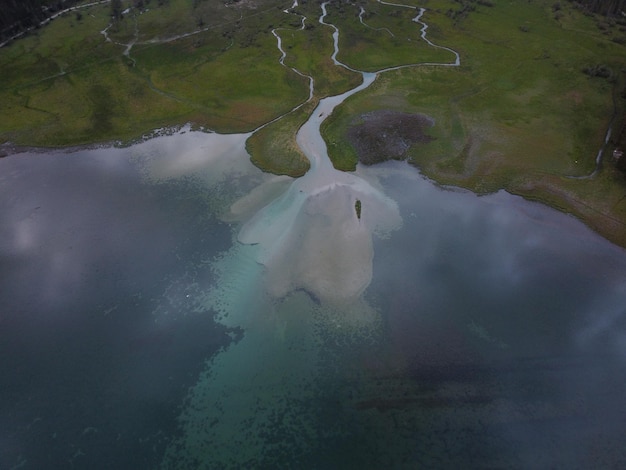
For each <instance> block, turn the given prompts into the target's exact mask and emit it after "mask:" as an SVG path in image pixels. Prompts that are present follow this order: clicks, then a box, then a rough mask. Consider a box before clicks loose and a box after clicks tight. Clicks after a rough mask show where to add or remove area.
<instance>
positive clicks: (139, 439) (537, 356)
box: [0, 15, 626, 469]
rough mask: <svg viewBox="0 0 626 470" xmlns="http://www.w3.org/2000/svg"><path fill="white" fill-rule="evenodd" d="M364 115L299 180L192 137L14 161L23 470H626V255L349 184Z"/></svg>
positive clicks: (530, 213) (6, 368)
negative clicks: (350, 143)
mask: <svg viewBox="0 0 626 470" xmlns="http://www.w3.org/2000/svg"><path fill="white" fill-rule="evenodd" d="M323 17H324V15H322V18H320V21H323ZM423 31H425V29H424V30H423ZM336 44H337V42H336ZM456 59H457V60H458V56H457V57H456ZM454 63H455V60H454V57H453V60H452V62H451V64H454ZM374 79H375V74H364V81H363V84H362V85H361V86H360V87H359V88H357V89H355V90H352V91H350V92H348V94H350V93H356V92H358V91H359V90H361V89H363V88H364V87H365V86H367V85H368V84H369V83H371V82H372V81H373V80H374ZM348 94H345V95H342V96H340V97H331V98H328V99H325V100H322V102H321V103H320V105H319V107H318V109H317V110H316V111H315V112H314V113H313V114H312V115H311V118H310V119H309V121H308V122H307V123H306V124H305V125H304V126H303V127H302V129H301V130H300V132H299V133H298V138H297V140H298V144H299V145H300V146H301V148H302V149H303V151H304V153H305V154H306V155H307V157H308V158H309V159H310V160H311V171H310V172H309V173H307V174H306V175H305V176H304V177H302V178H299V179H291V178H288V177H284V176H273V175H269V174H265V173H262V172H261V171H260V170H258V169H257V168H256V167H254V166H253V165H252V164H251V163H250V159H249V155H248V154H247V153H246V150H245V141H246V139H247V138H248V137H249V134H245V135H218V134H214V133H203V132H193V131H191V130H190V129H189V128H183V129H180V130H178V131H175V132H174V131H172V132H168V133H163V135H160V136H157V137H154V138H152V139H149V140H146V141H144V142H142V143H139V144H136V145H133V146H131V147H127V148H114V147H107V148H99V149H91V150H85V149H80V150H74V151H71V152H62V151H54V152H46V153H41V152H40V153H36V152H32V153H29V152H25V153H22V154H18V155H12V156H9V157H6V158H2V159H0V218H1V222H2V223H1V224H0V259H1V260H2V263H0V397H1V400H0V467H2V468H9V469H13V468H15V469H17V468H24V469H41V468H89V469H100V468H102V469H110V468H117V469H126V468H128V469H131V468H132V469H137V468H163V469H240V468H256V469H277V468H303V469H331V468H341V469H343V468H381V469H382V468H385V469H387V468H394V469H396V468H398V469H403V468H406V469H414V468H436V469H440V468H520V469H526V468H568V469H570V468H581V469H583V468H585V469H586V468H621V467H624V466H625V465H626V449H625V448H624V446H623V436H624V435H626V403H625V402H624V400H623V397H624V396H626V380H625V379H626V309H625V307H624V306H625V305H626V252H625V251H624V250H623V249H622V248H619V247H616V246H614V245H612V244H610V243H609V242H608V241H606V240H604V239H603V238H601V237H599V236H598V235H597V234H595V233H593V232H592V231H590V230H589V229H588V228H587V227H585V226H584V225H583V224H582V223H581V222H580V221H578V220H576V219H574V218H572V217H570V216H568V215H565V214H562V213H559V212H557V211H555V210H552V209H550V208H547V207H544V206H542V205H540V204H537V203H533V202H529V201H525V200H523V199H521V198H519V197H516V196H512V195H510V194H507V193H505V192H498V193H495V194H491V195H487V196H480V197H479V196H476V195H475V194H473V193H470V192H468V191H464V190H459V189H455V188H445V187H441V186H438V185H436V184H434V183H433V182H432V181H430V180H428V179H426V178H424V177H423V176H422V175H420V173H419V171H418V170H417V169H416V168H414V167H412V166H410V165H408V164H406V163H403V162H387V163H382V164H378V165H374V166H371V167H365V166H362V165H359V166H358V167H357V170H356V171H355V172H353V173H343V172H339V171H336V170H334V168H332V165H331V164H330V162H329V160H328V157H327V152H326V146H325V143H324V141H323V140H322V139H321V137H320V135H319V126H320V124H321V122H322V120H323V119H324V118H325V117H327V116H328V115H329V114H330V113H331V112H332V109H333V108H334V107H335V106H337V105H339V104H340V103H341V102H342V100H343V99H345V98H346V97H347V96H348ZM357 201H359V202H360V203H361V210H360V212H359V213H357V211H356V210H355V207H356V206H355V204H356V202H357Z"/></svg>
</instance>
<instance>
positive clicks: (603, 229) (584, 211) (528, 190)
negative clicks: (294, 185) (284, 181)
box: [0, 123, 626, 249]
mask: <svg viewBox="0 0 626 470" xmlns="http://www.w3.org/2000/svg"><path fill="white" fill-rule="evenodd" d="M181 132H202V133H207V134H213V133H217V134H221V133H218V132H214V131H211V130H207V129H204V128H201V127H199V126H197V127H196V126H194V125H192V124H191V123H185V124H182V125H177V126H171V127H168V128H161V129H156V130H154V131H153V132H152V133H144V134H142V136H141V137H138V138H136V139H131V140H129V141H120V140H111V141H106V142H92V143H87V144H80V145H72V146H59V147H41V146H29V145H18V144H13V143H10V142H6V143H3V144H0V158H6V157H10V156H15V155H20V154H24V153H34V154H46V153H52V152H55V153H74V152H79V151H82V150H98V149H103V148H112V147H117V148H125V147H130V146H133V145H136V144H140V143H143V142H146V141H149V140H152V139H154V138H157V137H160V136H165V135H173V134H176V133H181ZM224 135H227V134H224ZM250 158H251V157H250ZM251 163H253V164H254V161H253V160H252V159H251ZM409 164H410V165H412V166H414V167H415V168H417V169H418V171H419V172H420V173H421V174H422V175H424V176H425V177H427V178H429V179H430V180H432V181H433V182H434V183H435V184H437V185H440V186H442V187H456V188H462V189H466V190H469V191H472V192H473V193H475V194H477V195H486V194H491V193H494V192H497V191H500V190H503V191H506V192H507V193H509V194H512V195H516V196H520V197H523V198H524V199H526V200H528V201H533V202H538V203H540V204H543V205H545V206H547V207H550V208H552V209H554V210H557V211H559V212H561V213H564V214H569V215H571V216H572V217H575V218H576V219H578V220H580V221H581V222H582V223H583V224H585V225H586V226H587V227H589V228H590V229H591V230H593V231H594V232H595V233H597V234H598V235H600V236H602V237H603V238H605V239H606V240H608V241H609V242H611V243H613V244H614V245H616V246H619V247H621V248H623V249H626V220H622V219H620V218H619V217H618V216H616V215H615V214H611V213H610V212H609V213H607V212H606V207H598V206H597V205H594V204H593V201H584V200H581V199H580V197H577V195H576V194H575V193H574V192H573V191H572V189H568V188H566V187H564V186H563V184H559V182H558V181H550V180H551V179H553V178H556V176H552V177H540V178H538V179H537V180H534V181H528V182H526V183H525V185H523V186H521V185H518V186H513V187H499V188H496V189H494V190H493V191H487V192H480V191H476V190H475V189H474V188H472V187H471V185H467V184H463V181H456V182H455V181H451V178H450V175H441V174H437V172H433V171H424V169H422V168H420V166H419V165H416V164H413V163H411V162H409ZM255 166H257V165H255ZM257 168H259V169H260V170H261V171H263V172H264V173H269V174H273V175H280V173H279V172H278V171H272V169H271V168H270V169H268V168H260V167H259V166H257ZM341 171H343V170H341ZM609 171H612V169H610V168H607V167H606V166H605V167H604V168H603V169H602V170H601V173H603V174H604V175H605V176H607V175H606V173H607V172H609ZM615 171H617V170H615ZM345 173H352V171H345ZM305 174H306V173H305ZM608 176H609V177H610V176H611V175H608ZM620 202H622V201H620ZM623 205H624V206H625V209H626V195H625V196H624V198H623ZM603 209H604V210H603Z"/></svg>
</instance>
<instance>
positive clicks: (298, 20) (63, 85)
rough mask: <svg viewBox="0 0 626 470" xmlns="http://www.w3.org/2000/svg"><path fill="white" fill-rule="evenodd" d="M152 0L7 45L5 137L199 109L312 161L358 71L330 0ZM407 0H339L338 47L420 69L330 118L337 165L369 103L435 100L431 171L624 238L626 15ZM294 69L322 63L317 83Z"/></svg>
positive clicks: (347, 155) (287, 157) (11, 139)
mask: <svg viewBox="0 0 626 470" xmlns="http://www.w3.org/2000/svg"><path fill="white" fill-rule="evenodd" d="M86 3H87V2H85V4H86ZM146 3H147V5H146V8H144V9H143V10H141V11H140V10H138V9H136V8H131V9H130V10H129V12H128V13H127V14H126V15H125V16H124V17H123V19H120V20H117V21H113V20H112V18H111V8H110V6H109V5H108V4H106V3H105V4H99V5H92V6H86V7H84V8H82V9H80V10H78V11H76V12H68V13H67V14H65V15H64V16H62V17H59V18H57V19H55V20H54V21H52V22H50V24H48V25H46V26H44V27H41V28H39V29H37V30H35V31H34V32H31V33H29V34H28V35H26V36H25V37H23V38H20V39H18V40H15V41H13V42H12V43H10V44H9V45H7V46H5V47H2V48H0V70H2V73H0V103H1V104H0V109H1V110H2V112H1V113H0V143H2V142H5V143H11V144H14V145H18V146H19V145H23V146H41V147H59V146H74V145H83V144H93V143H99V142H112V141H115V142H121V143H128V142H132V141H134V140H136V139H139V138H141V136H142V135H145V134H149V133H150V132H152V131H153V130H154V129H158V128H163V127H176V126H180V125H183V124H186V123H191V124H192V125H194V126H196V127H198V128H204V129H210V130H214V131H217V132H222V133H233V132H250V131H253V130H255V129H257V128H259V126H262V125H264V124H267V123H270V124H268V125H266V126H264V127H263V128H262V129H260V130H259V131H257V132H256V133H255V134H254V135H253V136H252V137H251V138H250V139H249V140H248V143H247V147H248V150H249V152H250V154H251V156H252V161H253V162H254V163H255V164H256V165H258V166H259V167H260V168H262V169H263V170H265V171H269V172H274V173H280V174H288V175H291V176H300V175H302V174H304V173H305V172H306V171H307V169H308V162H307V161H306V158H305V157H304V156H303V155H302V154H301V152H300V150H299V149H298V147H297V145H296V143H295V135H296V132H297V130H298V128H299V127H300V126H301V125H302V123H303V122H305V120H306V119H307V117H308V116H309V115H310V113H311V112H312V110H313V108H314V107H315V105H316V103H317V102H318V101H319V99H321V98H323V97H325V96H330V95H335V94H339V93H342V92H344V91H346V90H348V89H350V88H352V87H354V86H356V85H357V84H358V83H360V80H361V77H360V75H359V74H357V73H354V72H351V71H349V70H346V69H344V68H342V67H338V66H336V65H334V64H333V63H332V61H331V59H330V55H331V54H332V49H333V44H332V37H331V34H332V29H331V28H330V27H329V26H325V25H322V24H319V23H318V21H317V19H318V18H319V16H320V15H321V8H320V4H319V3H318V2H312V1H310V0H309V1H301V2H299V3H300V4H299V5H298V6H297V7H296V8H295V10H293V11H291V12H285V10H286V9H289V8H290V7H292V4H293V2H291V1H283V0H258V1H247V0H246V1H244V0H240V1H237V2H233V1H229V2H216V1H214V0H169V1H168V0H161V1H159V0H151V1H150V2H146ZM402 3H404V4H405V5H406V7H400V6H392V5H385V4H382V3H379V2H376V1H374V0H362V1H360V2H338V1H333V2H332V3H330V4H328V5H327V10H328V16H327V18H326V22H328V23H332V24H334V25H335V26H337V27H338V28H339V29H340V32H341V33H340V36H339V46H340V53H339V56H338V59H339V60H340V61H342V62H344V63H345V64H347V65H348V66H350V67H352V68H354V69H357V70H364V71H378V70H382V69H387V68H391V67H398V66H406V67H403V68H400V69H398V70H392V71H388V72H385V73H383V74H381V75H380V76H379V77H378V78H377V80H376V81H375V83H374V84H373V85H372V86H371V87H369V88H368V89H366V90H365V91H363V92H361V93H358V94H356V95H353V96H352V97H351V98H350V99H348V100H347V101H346V102H344V103H343V104H342V105H341V106H340V107H338V108H337V109H336V110H335V112H334V113H333V115H332V116H331V117H330V118H329V119H327V120H326V121H325V122H324V124H323V126H322V132H323V135H324V137H325V139H326V141H327V143H328V149H329V155H330V157H331V159H332V160H333V163H334V164H335V166H336V167H337V168H339V169H342V170H347V171H350V170H353V169H354V168H355V166H356V163H357V156H356V153H355V150H354V149H353V148H352V147H351V146H350V144H349V143H348V141H347V139H346V133H347V131H348V129H349V128H350V126H352V125H353V124H354V123H355V122H356V121H357V120H358V117H359V116H360V115H361V114H363V113H366V112H369V111H373V110H377V109H391V110H397V111H403V112H415V113H422V114H426V115H428V116H430V117H431V118H433V119H434V121H435V125H434V126H433V127H432V128H430V129H429V130H428V132H429V134H430V135H431V136H432V137H434V140H432V141H431V142H430V143H428V144H417V145H415V146H414V147H412V148H411V149H410V151H409V161H410V162H411V163H413V164H414V165H416V166H418V167H419V168H420V170H421V171H422V172H423V173H424V174H425V175H427V176H428V177H430V178H432V179H433V180H435V181H437V182H439V183H441V184H444V185H455V186H461V187H465V188H468V189H471V190H473V191H475V192H477V193H488V192H493V191H497V190H499V189H506V190H507V191H509V192H512V193H515V194H520V195H523V196H524V197H526V198H530V199H535V200H539V201H542V202H544V203H547V204H549V205H551V206H553V207H556V208H558V209H560V210H563V211H567V212H570V213H572V214H573V215H575V216H577V217H580V218H581V219H583V220H584V221H585V222H586V223H587V224H589V225H590V226H591V227H592V228H594V229H595V230H597V231H598V232H600V233H601V234H603V235H604V236H606V237H607V238H609V239H610V240H612V241H614V242H616V243H618V244H621V245H622V246H626V198H625V197H624V196H626V183H625V180H624V175H623V174H622V173H621V172H619V171H617V170H616V169H615V168H614V165H613V164H612V162H611V157H610V155H611V152H612V150H613V147H612V145H613V144H614V142H613V141H614V140H615V138H614V139H613V140H612V141H611V142H610V143H609V145H608V147H607V149H606V154H605V157H604V164H603V165H602V168H601V169H600V171H599V172H597V173H594V170H595V169H596V165H595V158H596V155H597V154H598V151H599V150H600V148H602V145H603V142H604V139H605V135H606V133H607V129H608V128H609V126H610V125H611V124H612V125H613V129H614V132H615V133H619V130H620V129H621V128H622V124H623V122H624V116H625V115H626V111H625V108H626V106H625V101H626V46H625V44H626V22H624V21H623V20H620V19H610V18H603V17H599V16H597V15H590V14H584V13H583V12H582V11H580V10H578V9H576V8H575V6H574V4H573V3H569V2H565V1H564V2H555V1H544V0H530V1H527V0H525V1H519V0H516V1H499V0H493V1H488V0H478V1H449V0H426V1H421V2H416V1H415V0H406V1H404V2H402ZM123 4H124V7H129V6H130V5H131V2H130V1H125V2H123ZM422 7H423V8H425V9H426V12H425V14H424V15H423V17H422V21H424V22H426V23H427V24H428V31H427V35H428V38H429V39H430V40H431V41H432V42H433V43H434V44H436V45H440V46H445V47H447V48H451V49H454V50H455V51H457V52H458V53H459V55H460V59H461V65H460V66H459V67H451V66H443V65H433V64H450V63H453V62H454V60H455V56H454V54H453V53H451V52H450V51H449V50H446V49H443V48H437V47H433V46H431V45H429V44H428V43H426V42H425V41H423V40H422V39H421V38H420V34H421V33H420V31H421V25H420V24H418V23H416V22H414V21H413V19H414V18H415V17H416V16H417V13H418V8H422ZM361 8H363V11H362V10H361ZM302 15H304V16H306V17H307V18H308V19H307V20H306V21H305V22H304V23H303V22H302ZM273 29H275V30H276V32H277V34H279V35H280V37H281V40H282V48H283V49H284V50H285V52H286V57H285V60H284V63H285V65H284V66H283V65H281V64H280V63H279V59H280V56H281V53H280V51H279V50H278V48H277V39H276V37H275V36H274V35H273V34H272V30H273ZM107 38H108V39H107ZM128 44H132V48H131V49H130V52H129V53H125V51H127V45H128ZM292 67H293V68H295V69H297V70H298V71H300V73H301V74H303V75H308V76H311V77H313V79H314V80H315V91H314V95H313V97H311V98H309V80H308V78H306V77H304V76H303V75H301V74H298V73H296V72H294V71H293V70H292V69H291V68H292ZM592 174H593V176H591V175H592Z"/></svg>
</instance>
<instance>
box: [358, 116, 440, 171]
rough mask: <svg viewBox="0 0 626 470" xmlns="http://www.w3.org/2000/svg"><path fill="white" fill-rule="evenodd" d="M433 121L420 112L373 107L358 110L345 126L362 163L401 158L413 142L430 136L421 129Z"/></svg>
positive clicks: (368, 163) (429, 125) (430, 125)
mask: <svg viewBox="0 0 626 470" xmlns="http://www.w3.org/2000/svg"><path fill="white" fill-rule="evenodd" d="M434 123H435V122H434V121H433V120H432V119H431V118H430V117H428V116H425V115H423V114H411V113H402V112H399V111H392V110H377V111H372V112H369V113H365V114H362V115H361V116H359V117H358V118H356V119H355V120H354V121H353V123H352V125H351V126H350V127H349V128H348V141H349V142H350V144H351V145H352V146H353V147H354V149H355V150H356V152H357V155H358V158H359V161H360V162H361V163H364V164H365V165H373V164H375V163H379V162H383V161H386V160H404V159H406V158H407V156H408V150H409V149H410V148H411V147H412V146H413V145H414V144H417V143H423V144H425V143H428V142H430V141H431V140H433V137H431V136H429V135H427V134H426V133H425V131H426V130H427V129H428V128H429V127H432V126H433V125H434Z"/></svg>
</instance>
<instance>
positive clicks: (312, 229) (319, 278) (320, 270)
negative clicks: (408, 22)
mask: <svg viewBox="0 0 626 470" xmlns="http://www.w3.org/2000/svg"><path fill="white" fill-rule="evenodd" d="M294 5H295V4H294ZM326 6H327V2H325V3H323V4H322V5H321V8H322V15H321V16H320V17H319V20H318V21H319V23H320V24H323V25H327V26H330V27H331V28H332V29H333V34H332V36H333V43H334V50H333V54H332V57H331V58H332V60H333V62H334V63H335V65H337V66H340V67H344V68H346V69H348V70H350V71H353V72H356V73H359V74H361V76H362V79H363V81H362V83H361V84H360V85H359V86H357V87H355V88H353V89H351V90H349V91H347V92H345V93H342V94H340V95H336V96H329V97H326V98H323V99H321V100H320V102H319V104H318V105H317V107H316V108H315V110H314V111H313V113H312V114H311V116H310V117H309V119H308V120H307V121H306V122H305V123H304V124H303V125H302V127H301V128H300V129H299V131H298V133H297V135H296V141H297V144H298V146H299V147H300V149H301V150H302V152H303V153H304V154H305V156H306V157H307V158H308V159H309V161H310V165H311V167H310V169H309V171H308V172H307V173H306V174H305V175H304V176H302V177H301V178H298V179H296V180H294V181H293V182H292V183H291V185H290V186H289V187H288V189H287V190H286V191H285V192H284V193H283V194H281V195H280V196H278V197H277V198H274V199H272V200H270V201H267V204H266V205H265V206H264V207H263V208H262V209H261V210H259V211H258V212H256V214H254V216H252V218H251V219H249V220H248V221H247V222H246V223H245V224H244V225H243V226H242V228H241V231H240V232H239V235H238V239H239V241H240V242H241V243H243V244H248V245H256V246H257V249H258V250H257V255H256V261H257V262H258V263H260V264H262V265H263V266H264V267H265V270H266V273H265V274H266V275H265V280H266V282H267V286H266V287H267V290H268V292H269V293H270V294H271V295H273V296H275V297H277V298H281V297H284V296H285V295H287V294H288V293H289V292H291V291H293V290H297V289H304V290H305V291H307V292H309V293H311V294H312V295H313V296H314V297H315V298H317V299H319V300H320V301H322V302H324V303H330V304H337V303H341V304H343V303H345V302H351V301H354V300H355V299H357V298H359V296H360V295H361V294H362V293H363V291H364V290H365V289H366V288H367V286H368V285H369V283H370V282H371V279H372V272H373V263H372V261H373V256H374V251H373V241H372V237H373V236H374V235H376V236H381V237H385V236H387V235H388V234H389V233H390V232H391V231H393V230H396V229H398V228H399V227H400V226H401V225H402V218H401V217H400V213H399V210H398V207H397V204H396V202H395V201H393V200H392V199H390V198H389V197H387V196H386V195H385V194H384V193H382V192H381V191H380V190H379V189H378V188H376V187H374V186H373V185H372V184H370V183H369V182H368V181H366V180H365V179H363V178H361V177H360V176H358V174H356V173H346V172H343V171H339V170H336V169H335V168H334V167H333V165H332V162H331V160H330V159H329V157H328V149H327V147H326V143H325V141H324V139H323V138H322V135H321V133H320V125H321V124H322V122H323V121H324V120H325V119H326V118H327V117H328V116H329V115H330V114H332V112H333V110H334V109H335V107H337V106H339V105H340V104H341V103H343V102H344V101H345V100H346V99H347V98H348V97H350V96H352V95H354V94H355V93H358V92H360V91H362V90H364V89H366V88H367V87H369V86H370V85H371V84H372V83H374V81H375V80H376V78H377V77H378V75H379V74H381V73H385V72H388V71H392V70H398V69H402V68H406V67H417V66H423V65H440V66H458V65H459V64H460V59H459V55H458V53H456V52H455V51H453V50H452V49H449V48H447V47H443V46H437V45H435V44H433V43H432V42H430V41H429V40H428V39H426V30H427V27H428V26H427V25H426V24H425V23H424V22H422V21H421V17H422V15H423V14H424V12H425V10H424V9H420V11H419V13H418V15H417V16H416V17H415V18H414V19H413V21H415V22H417V23H419V24H421V25H422V29H421V36H422V38H423V39H424V40H426V41H427V43H428V44H429V45H431V46H432V47H437V48H442V49H444V50H448V51H450V52H452V53H453V54H454V56H455V60H454V62H451V63H426V64H425V63H416V64H408V65H400V66H395V67H389V68H386V69H383V70H380V71H378V72H363V71H360V70H356V69H353V68H352V67H350V66H348V65H346V64H344V63H342V62H340V61H339V60H338V59H337V55H338V54H339V33H340V32H339V29H338V28H337V27H336V26H335V25H333V24H331V23H326V22H325V18H326V16H327V10H326ZM396 6H401V7H406V8H409V7H407V6H405V5H396ZM304 21H305V19H303V20H302V25H304ZM274 36H275V37H276V38H277V40H278V49H279V51H280V52H281V58H280V63H281V65H283V66H286V65H285V63H284V60H285V52H284V50H283V49H282V43H281V40H280V36H279V35H278V34H277V33H276V32H274ZM293 70H295V69H293ZM295 71H296V72H297V73H299V72H298V71H297V70H295ZM301 75H302V74H301ZM310 83H311V87H313V86H314V85H313V84H314V82H313V79H312V78H311V81H310ZM312 93H313V89H311V94H312ZM281 117H282V116H281ZM277 119H280V118H277ZM274 121H275V120H274ZM274 121H272V122H274ZM262 127H264V126H261V128H262ZM260 192H261V193H262V192H263V191H262V190H261V191H260ZM357 204H358V206H359V210H358V212H357V210H356V206H357ZM329 240H332V243H329V242H328V241H329Z"/></svg>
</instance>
